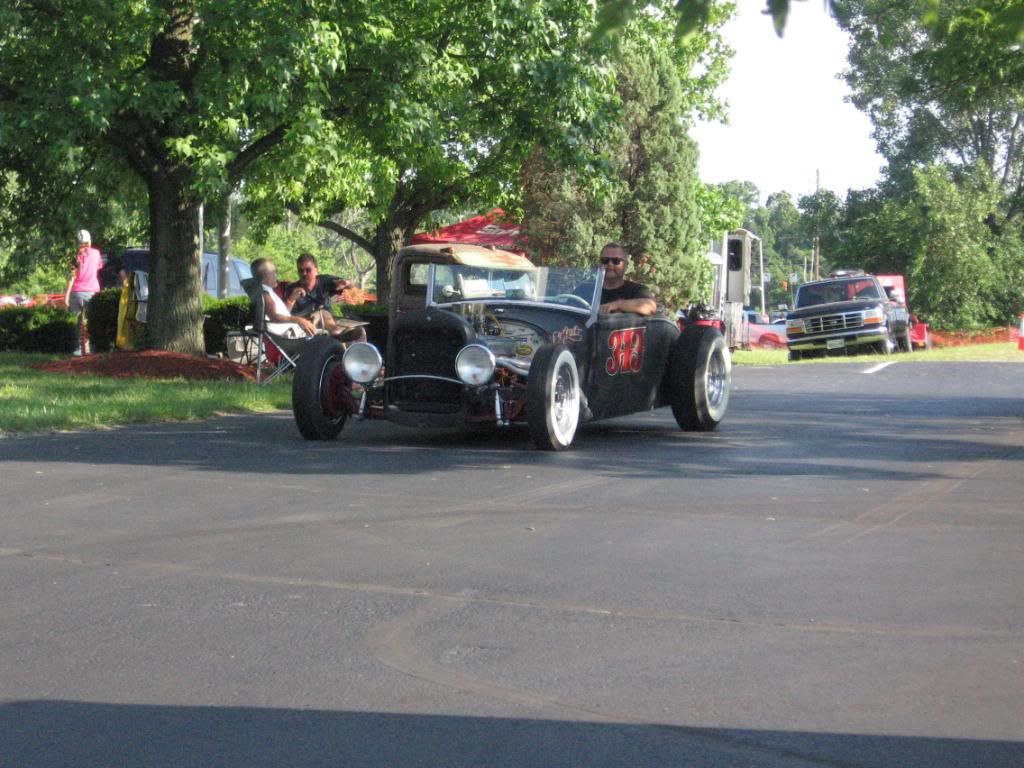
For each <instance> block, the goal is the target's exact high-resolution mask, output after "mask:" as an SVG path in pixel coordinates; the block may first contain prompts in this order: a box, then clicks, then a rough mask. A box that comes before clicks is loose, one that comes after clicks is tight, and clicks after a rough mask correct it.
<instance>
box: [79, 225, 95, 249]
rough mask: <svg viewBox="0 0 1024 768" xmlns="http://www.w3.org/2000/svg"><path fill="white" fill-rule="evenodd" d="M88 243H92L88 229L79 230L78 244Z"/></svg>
mask: <svg viewBox="0 0 1024 768" xmlns="http://www.w3.org/2000/svg"><path fill="white" fill-rule="evenodd" d="M86 243H92V237H90V236H89V230H88V229H80V230H78V244H79V245H85V244H86Z"/></svg>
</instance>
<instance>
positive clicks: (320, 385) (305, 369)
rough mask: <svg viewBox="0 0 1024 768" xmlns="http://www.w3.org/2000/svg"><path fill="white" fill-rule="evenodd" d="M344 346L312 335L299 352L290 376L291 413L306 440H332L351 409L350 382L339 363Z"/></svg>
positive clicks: (335, 341)
mask: <svg viewBox="0 0 1024 768" xmlns="http://www.w3.org/2000/svg"><path fill="white" fill-rule="evenodd" d="M344 352H345V348H344V347H343V346H342V344H341V342H339V341H338V340H337V339H334V338H332V337H330V336H316V337H315V338H312V339H310V340H309V341H308V342H306V345H305V347H304V348H303V350H302V352H301V353H300V354H299V359H298V362H297V363H296V366H295V377H294V378H293V379H292V413H293V415H294V416H295V424H296V426H297V427H298V428H299V432H300V433H301V434H302V436H303V437H304V438H306V439H307V440H333V439H334V438H336V437H337V436H338V433H340V432H341V430H342V428H344V426H345V421H346V420H347V419H348V417H349V414H350V413H351V412H352V382H351V381H350V380H349V378H348V375H347V374H346V373H345V368H344V366H343V365H342V355H343V354H344Z"/></svg>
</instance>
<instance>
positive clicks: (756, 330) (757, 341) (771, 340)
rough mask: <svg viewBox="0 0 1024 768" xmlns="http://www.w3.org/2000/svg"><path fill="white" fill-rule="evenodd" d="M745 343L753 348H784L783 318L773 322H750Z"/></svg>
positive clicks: (784, 324) (784, 323)
mask: <svg viewBox="0 0 1024 768" xmlns="http://www.w3.org/2000/svg"><path fill="white" fill-rule="evenodd" d="M747 344H748V345H749V346H750V347H751V348H754V349H785V348H786V321H785V319H783V320H779V321H776V322H774V323H750V324H749V325H748V326H747Z"/></svg>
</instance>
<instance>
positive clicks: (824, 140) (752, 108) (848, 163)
mask: <svg viewBox="0 0 1024 768" xmlns="http://www.w3.org/2000/svg"><path fill="white" fill-rule="evenodd" d="M736 5H737V14H736V17H735V18H733V20H732V21H731V22H730V23H729V24H728V25H727V26H726V28H725V34H726V35H727V37H728V39H729V41H730V44H731V45H732V47H733V48H734V49H735V50H736V55H735V57H734V58H733V59H732V63H731V71H732V74H731V75H730V77H729V80H728V81H727V82H726V83H725V84H724V85H723V86H722V88H721V89H720V92H719V93H720V95H721V96H723V97H724V98H725V99H726V100H727V101H728V103H729V125H721V124H717V123H714V124H711V123H699V124H698V125H697V126H696V127H695V128H694V129H693V131H692V136H693V138H694V139H696V141H697V143H698V144H699V146H700V175H701V179H702V180H703V181H705V182H708V183H718V182H723V181H730V180H732V179H738V180H741V181H743V180H748V181H752V182H754V183H755V184H756V185H757V188H758V190H760V192H761V200H762V202H763V201H764V199H765V198H766V197H767V196H768V195H769V194H771V193H772V192H779V191H783V190H784V191H786V192H789V193H790V194H792V195H793V198H794V202H795V200H796V198H797V197H798V196H799V195H804V194H808V193H811V192H813V191H814V187H815V171H816V170H820V172H821V186H822V188H823V189H831V190H832V191H833V192H835V193H836V194H837V195H839V197H840V198H845V197H846V191H847V189H850V188H853V189H863V188H867V187H871V186H874V184H875V183H876V182H877V181H878V176H879V168H880V167H881V166H882V165H883V164H884V161H883V159H882V158H881V157H880V156H879V155H878V154H877V153H876V152H875V145H874V141H873V140H872V139H871V122H870V121H869V120H868V118H867V116H866V115H864V114H863V113H862V112H860V111H859V110H857V109H856V108H855V107H854V106H853V105H852V104H849V103H847V102H844V101H843V97H844V96H845V95H847V94H848V93H849V90H848V89H847V87H846V84H845V83H843V82H842V81H841V80H837V79H836V77H835V76H836V75H837V74H838V73H839V72H841V71H842V70H843V69H844V68H845V67H846V51H847V46H848V43H847V36H846V34H845V33H844V32H842V31H841V30H840V29H839V27H838V26H837V25H836V23H835V21H834V20H833V19H831V18H830V17H829V16H828V15H827V13H826V12H825V9H824V4H823V2H822V0H806V2H793V3H791V4H790V13H789V20H788V22H787V24H786V30H785V36H784V37H782V38H781V39H780V38H779V37H778V36H777V35H776V34H775V30H774V27H773V26H772V21H771V17H769V16H766V15H764V14H762V13H761V11H762V9H763V8H764V7H765V2H764V0H737V2H736Z"/></svg>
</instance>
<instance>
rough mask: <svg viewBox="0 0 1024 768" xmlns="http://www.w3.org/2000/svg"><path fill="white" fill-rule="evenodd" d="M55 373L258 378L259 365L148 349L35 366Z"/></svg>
mask: <svg viewBox="0 0 1024 768" xmlns="http://www.w3.org/2000/svg"><path fill="white" fill-rule="evenodd" d="M34 367H35V368H38V369H39V370H41V371H49V372H52V373H84V374H89V375H92V376H110V377H113V378H117V379H132V378H145V379H174V378H182V379H190V380H193V381H213V380H221V379H228V380H231V381H255V380H256V369H255V368H254V367H253V366H251V365H241V364H240V363H233V362H231V361H230V360H227V359H225V358H221V357H196V356H194V355H185V354H182V353H180V352H166V351H163V350H158V349H147V350H145V351H142V352H109V353H106V354H102V355H84V356H83V357H68V358H65V359H63V360H54V361H52V362H48V363H38V364H37V365H35V366H34Z"/></svg>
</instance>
